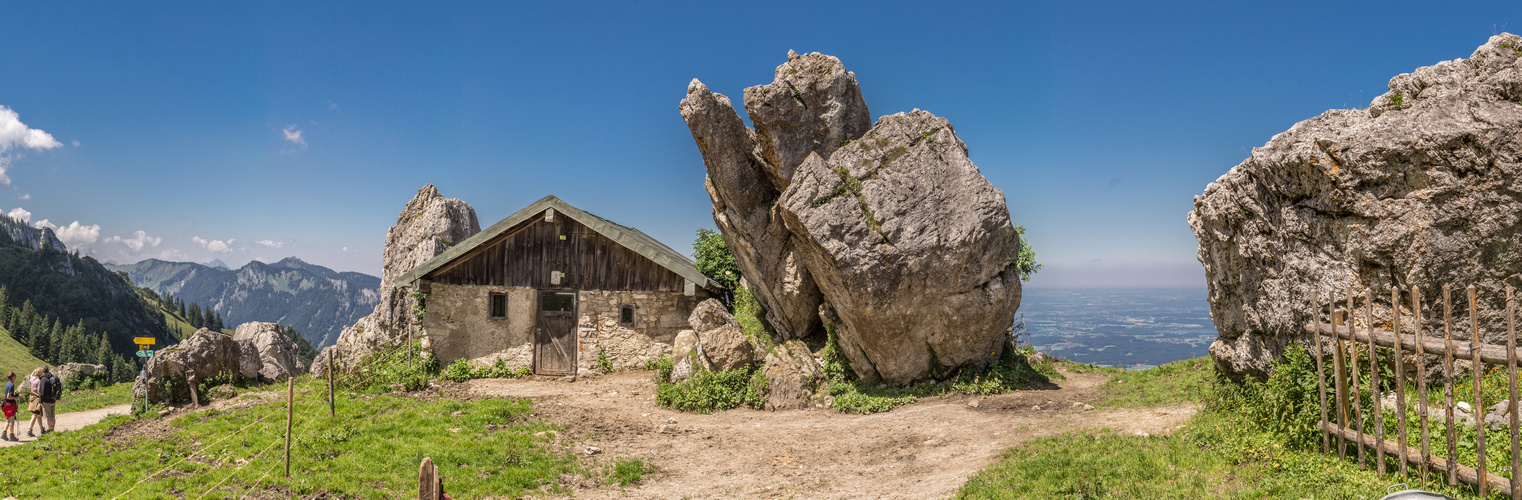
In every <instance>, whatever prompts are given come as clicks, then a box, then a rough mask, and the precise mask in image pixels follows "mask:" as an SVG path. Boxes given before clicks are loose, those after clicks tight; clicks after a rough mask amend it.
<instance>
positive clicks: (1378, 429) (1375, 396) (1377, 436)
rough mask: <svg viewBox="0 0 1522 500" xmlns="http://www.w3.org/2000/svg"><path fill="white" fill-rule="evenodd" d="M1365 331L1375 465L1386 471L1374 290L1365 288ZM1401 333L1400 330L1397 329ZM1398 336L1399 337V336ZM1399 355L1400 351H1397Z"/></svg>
mask: <svg viewBox="0 0 1522 500" xmlns="http://www.w3.org/2000/svg"><path fill="white" fill-rule="evenodd" d="M1363 311H1364V313H1363V317H1364V322H1363V324H1364V331H1365V332H1368V333H1369V394H1370V399H1372V400H1373V403H1374V404H1373V405H1372V408H1373V410H1374V466H1375V468H1376V469H1378V470H1379V473H1380V474H1384V473H1385V421H1384V418H1385V417H1384V414H1385V410H1384V397H1383V396H1381V395H1380V393H1379V348H1377V347H1375V346H1374V291H1373V290H1370V289H1368V288H1365V289H1363ZM1396 334H1397V335H1399V334H1400V330H1399V329H1397V330H1396ZM1396 338H1399V337H1398V336H1397V337H1396ZM1396 352H1397V354H1396V355H1397V356H1399V354H1398V353H1399V352H1400V351H1398V350H1397V351H1396Z"/></svg>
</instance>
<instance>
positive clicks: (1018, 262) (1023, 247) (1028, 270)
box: [1015, 224, 1041, 281]
mask: <svg viewBox="0 0 1522 500" xmlns="http://www.w3.org/2000/svg"><path fill="white" fill-rule="evenodd" d="M1015 232H1016V233H1018V234H1019V235H1020V253H1019V254H1017V255H1016V256H1015V268H1016V269H1019V270H1020V281H1030V279H1031V276H1034V275H1035V274H1036V271H1040V270H1041V264H1037V263H1036V251H1035V250H1034V249H1032V248H1031V244H1030V240H1028V239H1026V238H1025V226H1023V225H1020V224H1015Z"/></svg>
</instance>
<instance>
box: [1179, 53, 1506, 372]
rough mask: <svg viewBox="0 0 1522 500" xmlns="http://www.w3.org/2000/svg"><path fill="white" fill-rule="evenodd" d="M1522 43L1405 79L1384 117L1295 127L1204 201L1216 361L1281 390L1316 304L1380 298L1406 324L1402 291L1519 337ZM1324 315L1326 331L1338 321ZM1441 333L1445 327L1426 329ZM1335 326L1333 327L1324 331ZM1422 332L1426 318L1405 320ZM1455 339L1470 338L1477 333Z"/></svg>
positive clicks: (1382, 308) (1375, 112) (1203, 240)
mask: <svg viewBox="0 0 1522 500" xmlns="http://www.w3.org/2000/svg"><path fill="white" fill-rule="evenodd" d="M1519 56H1522V37H1518V36H1516V35H1512V34H1502V35H1497V36H1494V37H1491V38H1490V40H1489V42H1488V43H1486V44H1485V45H1484V46H1481V47H1480V48H1479V49H1477V50H1475V52H1474V53H1473V54H1472V55H1471V56H1470V57H1469V58H1468V59H1458V60H1453V61H1444V62H1440V63H1437V64H1435V65H1432V66H1428V67H1424V68H1419V69H1417V70H1416V71H1415V72H1412V73H1407V74H1401V75H1397V76H1395V77H1394V78H1392V79H1391V80H1390V84H1389V91H1388V92H1386V93H1384V94H1383V95H1380V96H1379V97H1376V98H1374V101H1373V102H1372V103H1370V106H1369V108H1368V109H1351V110H1331V111H1327V112H1325V113H1322V114H1321V115H1320V116H1317V117H1315V118H1311V119H1309V120H1305V121H1303V122H1300V123H1297V124H1295V126H1293V127H1291V128H1290V129H1289V130H1288V131H1285V132H1283V133H1280V134H1278V135H1276V136H1274V137H1273V138H1272V139H1271V140H1270V141H1269V142H1268V143H1267V144H1265V145H1263V146H1262V147H1259V148H1254V149H1253V151H1252V154H1251V155H1250V156H1249V157H1248V158H1247V159H1246V160H1244V161H1243V162H1242V163H1240V164H1238V165H1237V166H1235V167H1233V168H1232V169H1231V170H1230V171H1229V172H1227V173H1226V174H1225V175H1223V176H1221V178H1220V179H1217V180H1216V181H1215V182H1213V183H1211V184H1210V185H1208V186H1206V188H1205V192H1204V194H1202V195H1200V196H1196V197H1195V201H1194V209H1193V210H1192V211H1191V212H1189V216H1188V218H1189V225H1190V227H1191V228H1193V230H1194V234H1195V237H1196V238H1198V240H1199V244H1200V246H1199V252H1198V257H1199V260H1200V263H1201V264H1203V265H1204V266H1205V275H1206V279H1207V285H1208V286H1209V292H1210V295H1209V300H1210V315H1211V319H1212V320H1213V321H1214V323H1215V326H1216V330H1217V331H1218V333H1219V338H1218V339H1217V340H1216V341H1215V343H1213V344H1211V346H1210V354H1211V356H1212V357H1214V359H1215V361H1216V364H1217V365H1218V366H1219V367H1220V368H1221V369H1222V371H1224V372H1226V373H1229V374H1232V375H1234V376H1237V377H1242V376H1258V377H1262V376H1266V375H1268V374H1269V372H1270V370H1271V368H1272V363H1273V361H1274V360H1275V359H1277V358H1278V357H1279V356H1280V355H1281V354H1282V352H1283V350H1284V348H1285V347H1286V346H1287V345H1289V344H1290V343H1291V342H1294V341H1296V340H1298V339H1304V338H1305V336H1304V335H1305V334H1304V332H1303V325H1304V324H1305V323H1306V322H1308V321H1310V319H1311V317H1310V313H1309V310H1308V308H1307V304H1308V303H1309V302H1310V301H1311V300H1312V297H1313V294H1316V293H1320V294H1321V297H1322V299H1323V301H1324V300H1325V298H1326V296H1327V294H1328V292H1331V291H1333V290H1336V291H1337V293H1338V295H1339V296H1345V295H1346V294H1347V289H1348V288H1349V287H1350V286H1351V287H1355V288H1356V289H1357V290H1358V292H1357V293H1356V294H1357V295H1359V296H1362V295H1363V289H1364V288H1365V287H1368V288H1371V289H1373V292H1372V295H1373V297H1374V308H1375V313H1374V316H1375V317H1374V318H1363V317H1362V309H1363V308H1364V307H1363V306H1364V305H1363V300H1362V298H1361V297H1360V299H1359V300H1357V301H1356V304H1357V308H1358V310H1359V311H1358V312H1359V314H1358V315H1356V316H1355V323H1357V324H1360V325H1362V324H1364V322H1365V321H1367V320H1370V319H1372V320H1373V321H1375V322H1376V323H1381V324H1387V322H1388V321H1389V320H1390V312H1391V308H1390V303H1389V302H1390V290H1391V288H1392V287H1393V288H1395V289H1398V290H1403V291H1406V292H1408V293H1406V294H1404V295H1402V299H1401V302H1402V303H1403V304H1402V306H1401V307H1402V308H1403V309H1397V310H1399V311H1400V314H1402V315H1407V314H1410V311H1409V304H1410V296H1409V290H1410V289H1411V287H1413V286H1416V287H1420V289H1421V293H1422V297H1421V298H1422V303H1423V304H1427V305H1426V306H1424V307H1428V308H1430V307H1432V306H1431V305H1432V304H1437V303H1441V300H1442V296H1441V287H1442V286H1444V285H1451V286H1453V287H1454V301H1455V302H1462V300H1463V298H1462V297H1463V295H1464V292H1463V291H1462V288H1463V287H1464V286H1467V285H1470V284H1473V285H1474V286H1476V287H1477V288H1478V297H1479V300H1480V301H1481V304H1480V307H1479V309H1480V311H1481V315H1480V321H1481V323H1482V325H1481V331H1482V332H1486V337H1487V339H1488V340H1495V338H1496V337H1497V336H1499V335H1504V333H1505V331H1506V328H1505V327H1504V323H1502V322H1501V321H1500V319H1501V315H1502V314H1503V312H1504V311H1505V307H1504V303H1505V297H1504V291H1503V288H1504V286H1505V284H1506V283H1507V282H1508V280H1510V283H1513V284H1516V283H1517V278H1518V277H1519V273H1522V259H1519V258H1518V256H1519V254H1518V253H1517V250H1516V249H1517V248H1522V198H1519V197H1518V196H1517V195H1516V193H1517V192H1518V191H1519V187H1518V186H1519V183H1522V63H1519V62H1518V58H1519ZM1326 314H1327V313H1326V311H1322V318H1325V317H1326ZM1422 316H1423V318H1424V320H1425V321H1426V322H1427V323H1426V325H1425V326H1426V327H1427V328H1429V330H1428V331H1441V330H1440V327H1441V323H1440V322H1441V314H1440V313H1436V312H1434V309H1428V310H1426V311H1425V313H1424V314H1423V315H1422ZM1323 320H1324V319H1323ZM1402 322H1403V323H1404V324H1411V318H1409V317H1407V318H1404V319H1403V320H1402ZM1455 335H1456V336H1458V337H1460V338H1467V336H1468V329H1457V330H1456V332H1455Z"/></svg>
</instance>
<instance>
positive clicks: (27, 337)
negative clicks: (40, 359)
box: [11, 299, 37, 356]
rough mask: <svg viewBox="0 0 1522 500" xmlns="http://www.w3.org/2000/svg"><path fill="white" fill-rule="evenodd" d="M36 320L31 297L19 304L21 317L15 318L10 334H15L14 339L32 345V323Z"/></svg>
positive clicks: (35, 311)
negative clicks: (13, 328)
mask: <svg viewBox="0 0 1522 500" xmlns="http://www.w3.org/2000/svg"><path fill="white" fill-rule="evenodd" d="M36 322H37V310H36V309H34V308H32V299H26V302H23V303H22V304H21V318H20V319H18V320H16V322H15V323H16V329H15V330H12V331H11V335H14V336H16V340H18V341H20V342H21V343H22V344H26V345H32V344H31V341H32V323H36ZM33 356H35V354H34V355H33Z"/></svg>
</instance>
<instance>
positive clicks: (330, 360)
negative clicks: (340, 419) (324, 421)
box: [327, 354, 338, 417]
mask: <svg viewBox="0 0 1522 500" xmlns="http://www.w3.org/2000/svg"><path fill="white" fill-rule="evenodd" d="M327 371H328V416H329V417H336V416H338V412H337V411H335V410H334V408H333V356H332V354H329V355H328V370H327Z"/></svg>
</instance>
